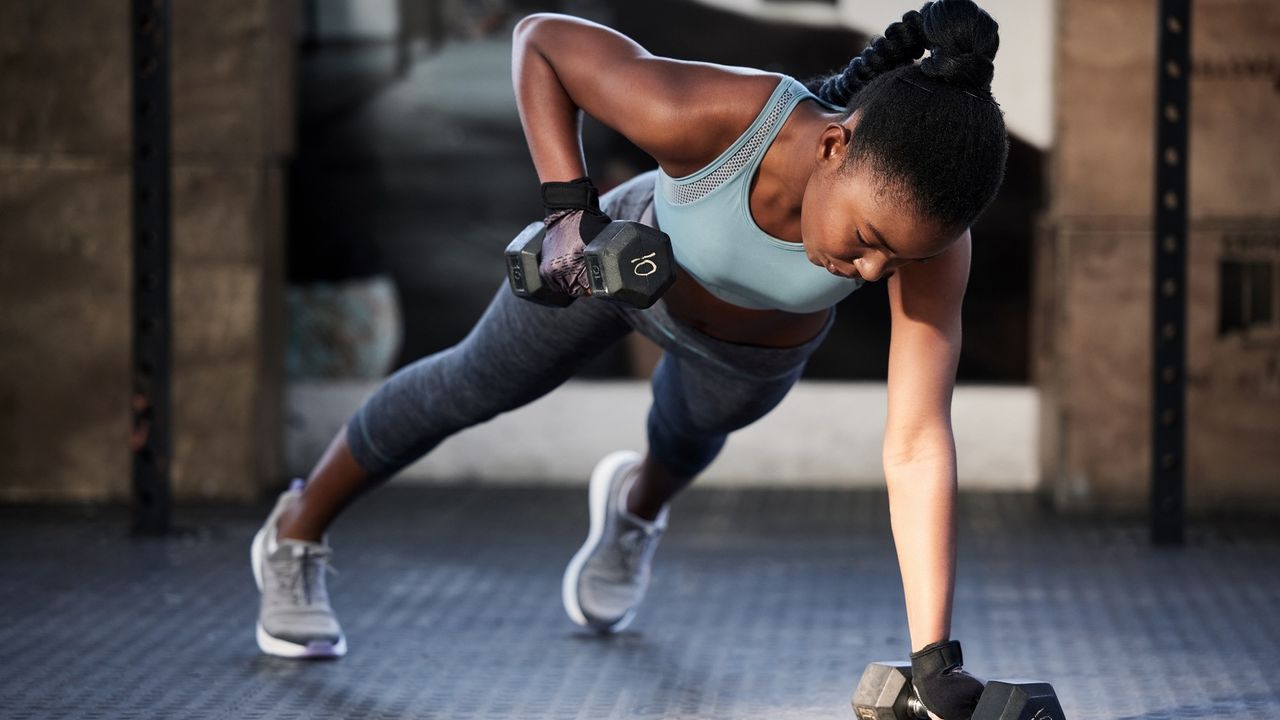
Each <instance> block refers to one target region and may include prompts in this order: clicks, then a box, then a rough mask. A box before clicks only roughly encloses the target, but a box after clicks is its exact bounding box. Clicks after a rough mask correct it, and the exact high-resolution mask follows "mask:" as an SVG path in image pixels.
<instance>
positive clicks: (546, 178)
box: [511, 15, 587, 182]
mask: <svg viewBox="0 0 1280 720" xmlns="http://www.w3.org/2000/svg"><path fill="white" fill-rule="evenodd" d="M556 22H560V20H558V19H557V18H556V17H555V16H549V15H530V16H529V17H527V18H525V19H523V20H521V21H520V22H519V23H518V24H517V25H516V28H515V32H514V34H513V38H512V40H513V42H512V50H511V81H512V84H513V85H514V87H515V94H516V108H517V110H518V111H519V113H520V124H521V126H522V127H523V128H524V136H525V140H526V141H528V144H529V154H530V155H531V156H532V157H533V166H534V168H536V169H537V171H538V179H539V181H540V182H563V181H567V180H573V179H574V178H579V177H582V176H583V175H586V174H587V166H586V161H585V159H584V156H583V152H582V126H581V112H580V110H579V109H578V106H577V105H576V104H575V103H574V102H573V100H572V98H570V97H569V93H568V92H567V91H566V90H565V89H564V86H563V85H562V84H561V82H560V79H559V77H558V76H557V75H556V71H555V68H554V66H553V65H552V62H551V60H549V59H548V55H547V52H546V48H547V47H553V46H554V37H551V38H550V42H549V41H548V37H549V36H552V35H554V32H555V23H556Z"/></svg>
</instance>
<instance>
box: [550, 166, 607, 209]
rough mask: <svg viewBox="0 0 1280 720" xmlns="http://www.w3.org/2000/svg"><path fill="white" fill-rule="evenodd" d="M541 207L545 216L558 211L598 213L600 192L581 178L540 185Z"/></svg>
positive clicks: (589, 181) (584, 178)
mask: <svg viewBox="0 0 1280 720" xmlns="http://www.w3.org/2000/svg"><path fill="white" fill-rule="evenodd" d="M542 207H544V208H546V211H547V214H548V215H551V214H552V213H554V212H556V211H558V210H586V211H588V212H594V213H598V212H600V191H599V190H597V189H596V186H595V185H593V184H592V183H591V178H589V177H586V176H583V177H580V178H578V179H576V180H570V181H569V182H547V183H542Z"/></svg>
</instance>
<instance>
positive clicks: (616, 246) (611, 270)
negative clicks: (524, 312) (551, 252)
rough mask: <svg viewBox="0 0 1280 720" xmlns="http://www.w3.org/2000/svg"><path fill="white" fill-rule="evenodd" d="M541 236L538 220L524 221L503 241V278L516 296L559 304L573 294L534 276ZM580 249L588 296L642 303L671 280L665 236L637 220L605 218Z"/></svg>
mask: <svg viewBox="0 0 1280 720" xmlns="http://www.w3.org/2000/svg"><path fill="white" fill-rule="evenodd" d="M545 236H546V228H545V227H544V226H543V224H542V222H535V223H530V224H529V226H528V227H526V228H525V229H524V230H522V231H521V232H520V234H519V235H517V236H516V237H515V239H514V240H512V241H511V243H510V244H509V245H507V250H506V256H507V279H508V280H509V281H510V283H511V291H512V292H514V293H515V294H516V295H517V296H519V297H522V298H525V299H527V300H532V301H534V302H537V303H542V304H543V305H554V306H557V307H564V306H566V305H568V304H569V303H571V302H573V301H574V299H575V298H573V297H572V296H569V295H566V294H564V293H558V292H555V291H553V290H552V289H551V288H549V287H547V286H546V284H545V283H544V282H543V281H542V277H541V276H540V275H538V264H539V263H540V262H541V259H542V257H541V256H542V240H543V238H544V237H545ZM585 254H586V261H587V279H588V282H589V283H590V284H591V296H592V297H598V298H602V299H605V300H612V301H614V302H620V303H625V304H627V305H631V306H634V307H638V308H647V307H650V306H652V305H653V304H654V303H655V302H657V301H658V298H659V297H661V296H662V293H664V292H666V290H667V288H669V287H671V283H673V282H675V279H676V272H675V268H676V261H675V255H674V254H673V253H672V251H671V238H670V237H668V236H667V234H666V233H664V232H661V231H659V230H655V229H654V228H651V227H649V226H647V225H641V224H640V223H637V222H628V221H625V220H615V221H613V222H611V223H609V224H608V225H606V226H605V228H604V229H603V230H601V231H600V234H599V235H596V237H595V238H594V239H593V240H592V241H591V242H590V243H589V244H588V245H587V248H586V251H585Z"/></svg>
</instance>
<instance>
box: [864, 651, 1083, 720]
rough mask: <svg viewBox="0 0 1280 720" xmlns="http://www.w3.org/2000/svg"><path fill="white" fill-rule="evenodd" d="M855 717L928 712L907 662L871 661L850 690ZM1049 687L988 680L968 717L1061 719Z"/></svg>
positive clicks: (890, 718) (889, 719) (916, 717)
mask: <svg viewBox="0 0 1280 720" xmlns="http://www.w3.org/2000/svg"><path fill="white" fill-rule="evenodd" d="M853 714H854V717H856V718H858V720H925V719H926V718H928V717H929V713H928V711H927V710H925V708H924V705H923V704H922V703H921V702H920V700H919V699H918V698H916V696H915V693H914V692H912V688H911V663H901V662H873V663H871V664H870V665H867V669H866V671H865V672H863V673H862V680H860V681H859V682H858V688H857V689H856V690H854V692H853ZM1064 718H1065V716H1064V715H1063V713H1062V705H1060V704H1059V703H1058V696H1057V694H1056V693H1055V692H1054V691H1053V686H1051V685H1049V683H1047V682H1041V681H1039V680H992V681H991V682H988V683H987V687H986V689H985V690H983V691H982V697H980V698H979V699H978V706H977V707H976V708H975V709H974V711H973V716H972V720H1064Z"/></svg>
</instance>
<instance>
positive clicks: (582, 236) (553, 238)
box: [538, 210, 609, 297]
mask: <svg viewBox="0 0 1280 720" xmlns="http://www.w3.org/2000/svg"><path fill="white" fill-rule="evenodd" d="M543 222H544V223H545V224H546V226H547V235H546V237H545V238H543V240H542V261H541V262H540V263H539V264H538V274H539V275H541V276H542V280H543V282H545V283H546V284H547V286H548V287H550V288H551V289H553V290H555V291H556V292H561V293H567V294H569V295H570V296H572V297H582V296H583V295H590V294H591V283H590V282H588V279H587V260H586V256H585V254H584V251H585V250H586V248H587V243H589V242H591V240H592V239H594V238H595V236H596V235H598V234H599V233H600V231H601V230H603V229H604V227H605V226H606V225H608V224H609V216H608V215H605V214H604V213H602V212H593V211H590V210H556V211H554V212H552V213H551V214H550V215H547V217H546V219H545V220H543Z"/></svg>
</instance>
